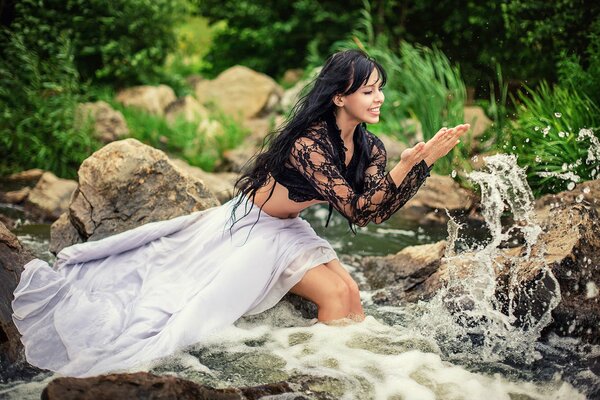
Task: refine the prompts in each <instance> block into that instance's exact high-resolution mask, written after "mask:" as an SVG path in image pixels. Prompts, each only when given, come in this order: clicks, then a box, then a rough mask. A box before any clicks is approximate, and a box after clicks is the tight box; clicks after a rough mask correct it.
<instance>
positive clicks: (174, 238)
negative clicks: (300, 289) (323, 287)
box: [12, 201, 337, 376]
mask: <svg viewBox="0 0 600 400" xmlns="http://www.w3.org/2000/svg"><path fill="white" fill-rule="evenodd" d="M249 204H252V203H249ZM231 206H232V201H230V202H228V203H226V204H224V205H222V206H219V207H215V208H211V209H208V210H204V211H199V212H195V213H192V214H189V215H184V216H180V217H177V218H173V219H171V220H167V221H159V222H152V223H148V224H145V225H142V226H140V227H137V228H134V229H131V230H129V231H126V232H122V233H119V234H116V235H114V236H110V237H107V238H104V239H101V240H98V241H94V242H87V243H81V244H75V245H73V246H70V247H67V248H65V249H63V250H62V251H61V252H60V253H59V254H58V255H57V261H56V263H55V264H54V267H53V268H52V267H50V266H49V265H48V264H47V263H46V262H44V261H42V260H39V259H35V260H32V261H30V262H29V263H27V264H26V265H25V269H24V271H23V274H22V275H21V280H20V282H19V285H18V286H17V288H16V289H15V292H14V296H15V299H14V301H13V304H12V306H13V313H14V314H13V320H14V322H15V325H16V326H17V328H18V329H19V332H21V334H22V339H21V340H22V342H23V344H24V345H25V355H26V358H27V361H28V362H29V363H31V364H32V365H35V366H37V367H40V368H44V369H49V370H52V371H57V372H59V373H61V374H63V375H69V376H91V375H97V374H101V373H105V372H108V371H115V370H124V369H131V368H132V367H134V366H135V365H136V364H138V363H141V362H144V361H149V360H152V359H156V358H159V357H163V356H167V355H169V354H172V353H174V352H175V351H176V350H177V349H180V348H182V347H184V346H188V345H191V344H193V343H197V342H199V341H201V340H202V338H203V337H206V335H208V334H210V333H212V332H213V331H215V330H217V329H219V328H223V327H225V326H228V325H230V324H232V323H233V322H235V321H236V320H237V319H238V318H240V317H241V316H243V315H245V314H256V313H259V312H261V311H264V310H266V309H268V308H270V307H273V306H274V305H275V304H277V302H278V301H279V300H280V299H281V298H282V297H283V295H285V293H286V292H288V291H289V290H290V289H291V288H292V286H294V285H295V284H296V283H298V282H299V281H300V279H301V278H302V277H303V275H304V274H305V273H306V271H308V270H309V269H311V268H313V267H316V266H318V265H320V264H323V263H327V262H329V261H331V260H333V259H335V258H337V256H336V254H335V251H334V250H333V249H332V248H331V246H330V245H329V243H328V242H327V241H326V240H324V239H322V238H320V237H318V236H317V235H316V233H315V231H314V230H313V229H312V228H311V227H310V225H309V224H308V223H307V222H306V221H304V220H303V219H302V218H299V217H297V218H291V219H280V218H275V217H271V216H269V215H268V214H266V213H264V212H262V213H260V218H258V217H259V214H258V207H256V206H255V207H253V208H252V209H251V210H250V214H249V215H247V216H246V217H244V218H241V219H238V221H237V222H236V223H235V224H234V225H233V228H231V229H230V227H231V209H232V208H231ZM239 208H240V209H239V210H238V211H237V214H238V218H239V216H241V215H242V214H243V211H244V210H243V209H244V205H243V204H242V205H241V206H240V207H239Z"/></svg>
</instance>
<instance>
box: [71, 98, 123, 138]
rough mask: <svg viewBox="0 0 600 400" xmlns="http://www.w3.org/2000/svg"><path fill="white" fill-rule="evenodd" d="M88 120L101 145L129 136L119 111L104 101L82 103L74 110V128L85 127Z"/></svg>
mask: <svg viewBox="0 0 600 400" xmlns="http://www.w3.org/2000/svg"><path fill="white" fill-rule="evenodd" d="M88 119H91V120H92V121H93V124H94V131H93V134H94V136H95V137H96V138H97V139H98V140H100V141H101V142H102V143H110V142H113V141H115V140H119V139H123V138H124V137H127V136H129V128H128V127H127V122H126V121H125V117H123V114H122V113H121V112H120V111H117V110H115V109H114V108H112V107H111V106H110V105H109V104H108V103H106V102H104V101H96V102H94V103H83V104H79V105H78V106H77V109H76V110H75V128H76V129H80V128H81V127H83V126H85V124H86V122H87V120H88Z"/></svg>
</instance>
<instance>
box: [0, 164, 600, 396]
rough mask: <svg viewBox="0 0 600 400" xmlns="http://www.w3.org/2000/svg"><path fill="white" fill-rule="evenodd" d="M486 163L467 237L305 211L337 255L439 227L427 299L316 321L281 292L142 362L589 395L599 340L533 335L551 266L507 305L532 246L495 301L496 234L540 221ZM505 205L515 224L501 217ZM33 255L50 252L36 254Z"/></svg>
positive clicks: (395, 246)
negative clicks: (443, 280)
mask: <svg viewBox="0 0 600 400" xmlns="http://www.w3.org/2000/svg"><path fill="white" fill-rule="evenodd" d="M486 162H487V170H486V171H477V172H473V173H472V174H471V175H470V179H471V180H472V181H473V182H474V183H476V184H477V185H478V186H479V187H480V188H481V193H482V204H483V207H484V208H483V216H484V217H485V220H486V223H487V231H486V232H484V233H480V234H478V236H477V238H474V237H473V236H472V231H469V230H468V229H467V228H468V227H465V226H464V224H462V223H460V222H459V221H454V220H451V221H450V223H449V224H448V232H441V231H434V230H431V231H425V230H423V229H421V228H418V227H416V226H415V225H414V224H411V223H409V222H407V221H403V220H402V219H401V218H400V217H394V218H392V219H391V220H390V221H388V222H386V223H384V224H382V225H379V226H371V227H368V228H361V229H360V230H359V232H358V235H356V236H354V235H352V234H351V233H349V231H348V228H347V225H346V224H345V221H344V220H343V219H342V218H339V217H336V218H334V219H333V223H332V224H330V228H328V229H321V228H319V226H322V225H323V224H324V219H325V218H326V215H327V210H326V209H324V208H322V209H316V210H313V211H310V212H309V213H308V214H306V215H305V217H306V218H307V219H309V220H310V222H311V224H312V225H313V226H315V227H316V229H317V230H318V232H319V233H320V234H322V235H323V236H324V237H326V238H327V239H328V240H330V241H331V243H332V244H333V245H334V247H335V248H336V250H337V251H338V253H339V254H340V255H355V256H356V255H358V256H362V255H385V254H390V253H395V252H397V251H398V250H400V249H401V248H403V247H405V246H407V245H414V244H421V243H432V242H436V241H438V240H440V239H443V238H448V241H449V246H448V249H447V252H446V256H445V257H446V262H447V264H448V266H449V267H448V268H449V269H448V271H449V273H448V276H449V277H450V280H449V283H448V285H447V286H446V287H445V288H443V289H442V290H440V291H439V293H437V295H436V296H435V297H434V298H433V299H432V300H430V301H428V302H419V303H418V304H413V305H409V306H404V307H391V306H387V307H381V306H376V305H374V304H373V303H372V302H371V301H370V292H369V291H363V292H362V293H361V296H362V297H363V302H364V304H365V310H366V313H367V315H368V317H367V319H366V320H365V321H364V322H363V323H359V324H353V325H348V326H344V327H334V326H327V325H323V324H320V323H316V324H315V323H314V322H315V321H309V320H306V319H304V318H302V317H301V315H300V314H299V313H298V312H297V311H295V310H294V309H293V307H292V306H291V305H290V304H289V303H285V302H284V303H280V304H279V305H278V306H276V307H275V308H273V309H271V310H268V311H266V312H264V313H262V314H260V315H257V316H253V317H247V318H243V319H241V320H239V321H238V322H237V323H236V324H235V326H232V327H230V328H227V329H224V330H223V331H221V332H219V334H217V335H214V336H211V337H209V338H207V340H206V341H205V342H203V343H202V344H198V345H195V346H193V347H191V348H188V349H186V350H185V351H181V352H180V353H178V354H176V355H174V356H172V357H170V358H168V359H163V360H160V361H158V362H155V363H152V364H149V365H146V366H145V369H146V370H149V371H151V372H154V373H158V374H169V375H176V376H179V377H182V378H185V379H189V380H192V381H195V382H198V383H202V384H207V385H211V386H215V387H228V386H249V385H259V384H264V383H268V382H277V381H283V380H286V381H288V382H291V383H292V386H294V385H296V386H295V387H297V388H298V391H299V392H301V393H303V395H304V396H305V397H306V398H317V399H320V398H332V399H361V400H362V399H402V400H409V399H416V400H426V399H452V400H458V399H465V400H470V399H485V400H494V399H502V400H504V399H512V400H517V399H518V400H525V399H568V400H577V399H585V398H590V399H592V398H597V397H596V396H600V379H599V378H598V373H599V369H600V368H599V366H598V364H599V363H598V360H600V347H599V346H591V345H586V344H583V343H580V342H579V341H578V340H576V339H565V338H559V337H557V336H554V335H550V336H549V337H545V338H543V340H542V339H540V332H541V330H542V329H543V327H544V326H546V325H547V324H548V323H549V321H550V311H551V310H552V309H553V308H554V307H555V306H556V304H557V303H558V302H559V301H560V291H559V289H558V284H557V283H556V280H555V278H554V277H553V275H552V273H551V271H550V270H547V271H546V278H547V279H545V280H544V281H545V282H546V283H547V282H554V283H555V285H554V287H553V291H551V292H550V293H551V296H550V297H549V298H548V299H547V301H546V302H545V304H544V305H543V307H541V311H539V310H538V311H537V312H536V313H533V312H531V311H530V312H526V313H524V314H523V313H522V312H521V313H520V314H518V313H516V312H515V311H516V310H515V308H514V305H515V304H516V302H515V301H514V300H515V299H514V293H516V292H517V291H518V285H517V281H516V279H515V278H514V277H515V276H516V272H517V271H516V269H518V267H519V263H520V262H523V261H525V260H527V259H529V258H530V257H535V256H534V255H532V253H531V252H530V251H526V252H525V255H524V256H521V257H520V258H519V257H513V259H512V260H511V261H512V265H513V267H511V268H513V269H515V270H514V271H508V274H509V280H508V282H509V288H510V289H511V290H509V294H508V306H507V307H504V308H503V307H502V305H501V304H499V303H498V300H497V299H496V296H494V293H495V291H496V289H497V288H496V273H497V270H498V265H497V264H495V262H494V260H495V258H496V256H497V255H498V252H499V251H500V250H499V246H500V245H501V243H503V242H504V243H506V242H507V241H510V240H511V239H512V237H513V236H515V235H517V236H519V237H520V238H521V242H522V244H523V245H524V246H525V248H526V249H531V247H532V246H533V245H534V244H535V243H536V241H537V238H538V236H539V234H540V233H541V228H540V227H539V226H538V225H537V224H536V223H535V222H534V218H533V206H532V200H533V196H532V195H531V191H530V189H529V187H528V186H527V183H526V181H525V176H524V173H523V171H522V170H521V169H519V168H518V167H517V166H516V162H515V159H514V158H513V157H510V156H506V155H497V156H494V157H489V158H488V159H487V160H486ZM507 211H510V214H512V217H513V218H512V219H513V220H514V221H515V225H514V226H508V227H505V226H502V224H501V217H502V216H503V214H505V213H506V212H507ZM39 228H40V227H30V226H29V225H27V224H22V225H21V226H19V227H18V228H17V233H18V235H19V238H20V239H21V240H22V241H24V242H25V243H26V244H28V245H30V244H32V245H35V246H36V251H37V254H38V255H39V254H41V253H43V252H44V251H45V250H44V249H45V248H47V239H45V238H44V236H43V234H42V235H41V236H40V233H39ZM42 229H45V230H46V232H47V229H48V228H47V227H45V228H43V227H42ZM46 234H47V233H46ZM457 243H460V244H461V245H460V246H459V245H456V244H457ZM41 255H42V256H44V258H46V259H48V258H49V255H48V254H47V253H46V254H41ZM348 267H349V268H350V270H351V272H353V274H354V275H355V277H356V279H357V280H358V281H359V283H360V282H364V278H363V277H362V275H361V273H360V271H359V270H357V269H356V268H353V267H352V266H350V265H349V266H348ZM53 377H54V376H52V375H50V374H47V373H46V374H38V375H36V376H33V377H30V378H27V379H25V380H21V381H12V382H6V383H4V384H2V385H0V397H2V396H4V397H7V398H15V399H28V398H31V399H33V398H39V394H40V392H41V390H42V389H43V387H45V385H46V384H47V383H48V382H49V381H50V380H51V379H52V378H53ZM271 398H279V399H291V398H295V396H294V395H281V396H278V397H277V396H274V397H271Z"/></svg>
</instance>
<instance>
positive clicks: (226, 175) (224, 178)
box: [171, 159, 238, 204]
mask: <svg viewBox="0 0 600 400" xmlns="http://www.w3.org/2000/svg"><path fill="white" fill-rule="evenodd" d="M171 161H172V162H173V164H174V165H176V166H177V168H180V169H181V170H183V171H185V172H186V173H188V174H189V175H191V176H195V177H197V178H198V179H200V180H201V181H202V182H203V183H204V184H205V185H206V187H207V188H208V190H209V191H210V192H211V193H213V194H214V195H215V197H216V198H217V199H218V200H219V201H220V202H221V204H223V203H226V202H227V201H229V200H230V199H231V198H232V197H233V193H234V185H235V182H236V181H237V178H238V174H236V173H233V172H206V171H204V170H203V169H202V168H198V167H194V166H191V165H189V164H188V163H186V162H185V161H183V160H176V159H173V160H171Z"/></svg>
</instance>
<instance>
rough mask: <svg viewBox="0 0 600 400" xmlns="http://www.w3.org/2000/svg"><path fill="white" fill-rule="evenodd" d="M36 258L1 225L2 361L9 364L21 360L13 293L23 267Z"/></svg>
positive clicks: (0, 321) (0, 320)
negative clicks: (12, 305)
mask: <svg viewBox="0 0 600 400" xmlns="http://www.w3.org/2000/svg"><path fill="white" fill-rule="evenodd" d="M33 258H34V257H33V256H32V255H31V254H30V253H29V252H28V251H26V250H25V249H24V248H23V246H22V245H21V243H20V242H19V240H18V239H17V237H16V236H15V235H13V234H12V233H11V232H10V231H9V230H8V229H7V228H6V227H5V226H4V225H3V224H2V223H0V360H1V359H2V357H6V358H7V359H8V361H9V362H11V363H12V362H16V361H18V360H19V359H20V358H21V354H22V349H23V345H22V344H21V339H20V338H21V336H20V335H19V332H18V331H17V328H16V327H15V325H14V324H13V321H12V307H11V302H12V300H13V292H14V290H15V288H16V287H17V284H18V283H19V278H20V277H21V272H23V266H24V265H25V264H27V263H28V262H29V261H31V260H32V259H33Z"/></svg>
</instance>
